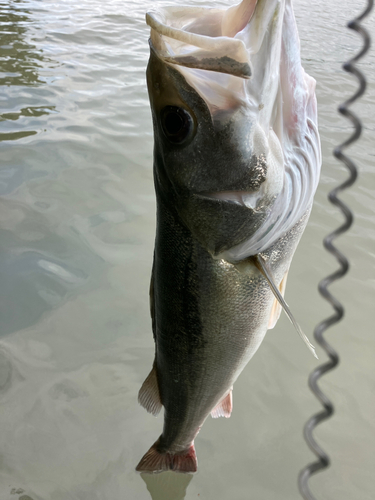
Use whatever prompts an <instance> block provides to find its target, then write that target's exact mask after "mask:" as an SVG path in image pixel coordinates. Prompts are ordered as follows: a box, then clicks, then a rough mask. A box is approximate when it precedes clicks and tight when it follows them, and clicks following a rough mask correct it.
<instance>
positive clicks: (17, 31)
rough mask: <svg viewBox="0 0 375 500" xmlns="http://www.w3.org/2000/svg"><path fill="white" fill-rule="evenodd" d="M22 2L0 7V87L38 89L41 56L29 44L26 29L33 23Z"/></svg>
mask: <svg viewBox="0 0 375 500" xmlns="http://www.w3.org/2000/svg"><path fill="white" fill-rule="evenodd" d="M29 14H30V12H29V11H28V10H27V9H25V8H24V5H23V2H22V1H17V2H9V3H8V5H4V2H2V5H1V6H0V23H1V46H0V49H1V57H0V69H1V73H0V85H17V86H25V85H37V84H40V83H42V81H41V80H40V79H39V75H38V68H40V67H41V63H42V62H43V54H42V51H41V50H38V49H37V48H36V46H35V45H32V44H30V43H29V42H28V33H27V29H28V26H29V25H30V23H32V19H30V16H29Z"/></svg>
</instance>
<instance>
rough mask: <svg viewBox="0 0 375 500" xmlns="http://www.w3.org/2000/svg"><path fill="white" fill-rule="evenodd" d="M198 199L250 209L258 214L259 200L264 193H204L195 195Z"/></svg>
mask: <svg viewBox="0 0 375 500" xmlns="http://www.w3.org/2000/svg"><path fill="white" fill-rule="evenodd" d="M195 196H197V197H198V198H203V199H208V200H218V201H225V202H227V203H234V204H236V205H241V206H243V207H246V208H249V209H251V210H253V211H254V212H256V208H257V205H258V202H259V200H260V199H261V198H262V193H260V192H259V190H258V191H252V192H251V191H250V192H249V191H217V192H202V193H197V194H195Z"/></svg>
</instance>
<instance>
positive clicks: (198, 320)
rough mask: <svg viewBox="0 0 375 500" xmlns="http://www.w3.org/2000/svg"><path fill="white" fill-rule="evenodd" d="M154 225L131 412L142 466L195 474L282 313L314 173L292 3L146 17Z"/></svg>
mask: <svg viewBox="0 0 375 500" xmlns="http://www.w3.org/2000/svg"><path fill="white" fill-rule="evenodd" d="M147 19H148V24H149V25H150V26H151V28H152V29H151V39H150V48H151V56H150V61H149V65H148V70H147V82H148V89H149V96H150V104H151V110H152V117H153V125H154V138H155V146H154V179H155V191H156V198H157V230H156V240H155V251H154V264H153V271H152V279H151V287H150V304H151V315H152V324H153V333H154V340H155V361H154V365H153V368H152V370H151V372H150V375H149V376H148V377H147V379H146V380H145V382H144V384H143V386H142V388H141V390H140V393H139V401H140V403H141V404H142V405H143V406H144V407H145V408H146V409H147V410H148V411H149V412H151V413H153V414H157V413H158V412H159V411H160V409H161V407H162V406H164V428H163V432H162V434H161V436H160V437H159V439H158V440H157V441H156V443H155V444H154V445H153V446H152V447H151V448H150V450H149V451H148V452H147V453H146V454H145V456H144V457H143V458H142V459H141V461H140V463H139V464H138V466H137V470H138V471H143V472H161V471H163V470H175V471H179V472H195V471H196V469H197V460H196V455H195V450H194V439H195V436H196V435H197V433H198V432H199V430H200V428H201V427H202V425H203V423H204V421H205V419H206V418H207V417H208V415H210V413H211V415H212V416H213V417H219V416H223V417H229V416H230V414H231V411H232V387H233V384H234V382H235V380H236V379H237V377H238V376H239V374H240V373H241V371H242V370H243V368H244V367H245V366H246V364H247V363H248V361H249V360H250V359H251V357H252V356H253V355H254V353H255V352H256V350H257V349H258V347H259V346H260V344H261V342H262V340H263V338H264V336H265V334H266V331H267V329H268V328H273V326H274V325H275V323H276V321H277V319H278V317H279V314H280V311H281V308H280V306H279V304H278V303H277V302H276V301H275V297H274V295H273V293H272V291H271V288H270V285H269V282H268V281H267V279H266V277H265V275H264V273H262V269H261V268H260V267H259V265H258V264H259V260H257V259H261V261H262V262H263V263H264V265H265V266H266V268H267V272H268V273H269V275H270V276H272V280H273V282H274V283H275V285H276V286H277V287H278V289H279V290H280V292H281V294H283V293H284V291H285V283H286V277H287V273H288V270H289V267H290V264H291V260H292V257H293V254H294V251H295V249H296V247H297V245H298V242H299V239H300V237H301V235H302V233H303V230H304V228H305V226H306V223H307V220H308V216H309V213H310V210H311V204H312V199H313V194H314V192H315V189H316V184H317V180H318V177H319V168H320V145H319V136H318V133H317V129H316V101H315V95H314V81H313V80H312V79H311V78H310V77H308V76H307V75H305V73H304V72H303V69H302V67H301V64H300V56H299V44H298V35H297V31H296V27H295V21H294V16H293V11H292V7H291V4H290V2H289V1H288V0H279V1H277V0H259V1H258V2H256V1H251V0H244V1H243V2H242V3H241V4H240V5H239V6H234V7H231V8H229V9H222V10H220V9H192V8H172V7H171V8H169V9H168V8H166V9H164V10H163V11H162V12H159V13H157V14H150V15H148V18H147Z"/></svg>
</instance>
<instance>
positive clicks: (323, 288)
mask: <svg viewBox="0 0 375 500" xmlns="http://www.w3.org/2000/svg"><path fill="white" fill-rule="evenodd" d="M373 3H374V2H373V0H367V7H366V9H365V10H364V12H363V13H362V14H361V15H360V16H358V17H357V18H356V19H354V20H353V21H350V22H349V23H348V24H347V26H348V28H349V29H352V30H354V31H356V32H357V33H359V34H360V35H361V36H362V38H363V41H364V45H363V47H362V49H361V50H360V52H359V53H358V54H357V55H356V56H355V57H353V58H352V59H350V61H348V62H346V63H345V64H343V69H344V70H345V71H347V72H348V73H351V74H353V75H354V76H356V77H357V79H358V81H359V88H358V90H357V92H356V93H355V94H354V95H353V96H352V97H351V98H350V99H348V100H347V101H345V102H344V103H343V104H341V105H340V106H339V108H338V111H339V113H341V114H342V115H343V116H345V117H346V118H348V119H349V120H350V121H351V122H352V124H353V126H354V132H353V134H352V135H351V136H350V137H349V138H348V139H347V140H346V141H345V142H343V143H342V144H340V146H338V147H337V148H336V149H335V150H334V152H333V154H334V156H335V157H336V158H337V159H338V160H340V161H342V162H343V163H344V165H345V166H346V167H347V168H348V170H349V177H348V179H347V180H346V181H345V182H343V183H342V184H341V185H339V186H338V187H336V188H335V189H333V190H332V191H331V192H330V193H329V194H328V199H329V201H330V202H331V203H332V204H333V205H335V206H337V207H338V208H339V209H340V210H341V212H342V213H343V215H344V218H345V222H344V223H343V224H342V225H341V226H340V227H338V228H337V229H336V230H335V231H333V232H332V233H330V234H329V235H328V236H326V237H325V238H324V241H323V244H324V247H325V249H326V250H327V251H328V252H330V253H331V254H332V255H334V256H335V257H336V259H337V260H338V262H339V264H340V268H339V269H338V270H337V271H336V272H334V273H333V274H331V275H329V276H327V277H326V278H324V279H323V280H322V281H321V282H320V283H319V287H318V288H319V292H320V294H321V295H322V296H323V297H324V298H325V299H326V300H327V301H328V302H329V303H330V304H331V306H332V307H333V309H334V311H335V313H334V314H333V315H332V316H330V317H329V318H327V319H325V320H324V321H322V322H321V323H319V324H318V325H317V327H316V328H315V331H314V337H315V340H316V342H317V343H318V344H319V345H320V346H321V347H322V348H323V349H324V351H325V352H326V353H327V355H328V357H329V361H328V362H326V363H324V364H322V365H320V366H318V367H317V368H316V369H315V370H314V371H313V372H312V373H311V375H310V377H309V387H310V389H311V391H312V392H313V393H314V395H315V396H316V398H317V399H318V400H319V401H320V403H321V404H322V406H323V411H321V412H319V413H317V414H315V415H313V416H312V417H311V418H310V419H309V420H308V421H307V423H306V425H305V428H304V437H305V440H306V442H307V444H308V446H309V448H310V450H311V451H312V452H313V453H314V454H315V455H316V457H317V459H318V460H317V461H316V462H313V463H311V464H309V465H307V466H306V467H305V468H304V469H302V470H301V472H300V474H299V478H298V486H299V491H300V493H301V495H302V497H303V498H304V499H305V500H316V498H315V497H314V496H313V495H312V493H311V492H310V489H309V486H308V480H309V478H310V477H311V476H312V475H313V474H315V473H317V472H319V471H320V470H322V469H325V468H327V467H328V466H329V464H330V459H329V456H328V455H327V453H325V451H324V450H323V449H322V448H321V447H320V446H319V444H318V443H317V442H316V440H315V439H314V437H313V431H314V429H315V427H316V426H317V425H319V424H320V423H321V422H323V421H324V420H327V419H328V418H329V417H330V416H331V415H332V414H333V412H334V406H333V404H332V402H331V401H330V400H329V399H328V397H327V396H326V395H325V394H324V393H323V392H322V390H321V389H320V388H319V386H318V380H319V379H320V377H322V376H323V375H324V374H325V373H327V372H329V371H331V370H333V369H334V368H335V367H336V366H337V365H338V363H339V356H338V354H337V352H336V351H335V350H334V349H333V348H332V347H331V346H330V345H329V344H328V342H327V341H326V340H325V338H324V337H323V333H324V332H325V331H326V330H327V328H329V327H330V326H332V325H334V324H336V323H338V322H339V321H340V320H341V319H342V317H343V315H344V307H343V306H342V305H341V303H340V302H339V301H338V300H337V299H336V298H335V297H334V296H333V295H332V294H331V293H330V292H329V291H328V286H329V285H331V284H332V283H333V282H334V281H336V280H338V279H339V278H342V277H343V276H344V275H345V274H346V273H347V272H348V269H349V262H348V260H347V259H346V257H345V256H344V255H343V254H342V253H341V252H340V251H339V250H338V249H337V248H336V247H335V246H334V245H333V241H334V240H335V239H336V238H337V237H338V236H340V235H341V234H342V233H344V232H345V231H347V230H348V229H349V228H350V226H351V225H352V223H353V214H352V212H351V210H350V208H349V207H348V206H347V205H345V203H343V202H342V201H341V200H340V199H339V198H338V197H337V195H338V194H339V193H340V192H341V191H343V190H344V189H347V188H348V187H350V186H351V185H352V184H353V183H354V182H355V180H356V178H357V168H356V166H355V164H354V162H353V161H352V160H351V159H350V158H349V157H348V156H346V155H345V154H344V153H343V150H344V149H345V148H347V147H348V146H349V145H350V144H352V143H353V142H355V141H356V140H358V138H359V137H360V135H361V131H362V124H361V121H360V119H359V118H358V117H357V116H356V115H355V114H354V113H353V112H352V111H350V110H349V109H348V106H350V105H351V104H352V103H353V102H354V101H356V100H357V99H359V98H360V97H361V96H362V95H363V94H364V92H365V90H366V79H365V77H364V75H363V74H362V73H361V71H359V70H358V68H356V66H355V65H354V63H356V62H357V61H358V60H359V59H361V58H362V57H363V56H364V55H365V54H366V52H367V51H368V49H369V48H370V43H371V39H370V35H369V34H368V32H367V31H366V29H365V28H364V27H363V26H362V25H361V21H362V20H363V19H364V18H365V17H366V16H367V15H368V14H369V13H370V11H371V10H372V8H373Z"/></svg>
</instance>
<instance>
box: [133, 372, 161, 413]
mask: <svg viewBox="0 0 375 500" xmlns="http://www.w3.org/2000/svg"><path fill="white" fill-rule="evenodd" d="M138 402H139V404H140V405H141V406H143V408H145V409H146V410H147V411H148V412H149V413H152V414H153V415H155V416H156V415H157V414H158V413H159V412H160V410H161V407H162V403H161V399H160V392H159V384H158V378H157V374H156V362H154V366H153V367H152V370H151V371H150V373H149V375H148V376H147V378H146V380H145V381H144V382H143V384H142V387H141V388H140V390H139V393H138Z"/></svg>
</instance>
